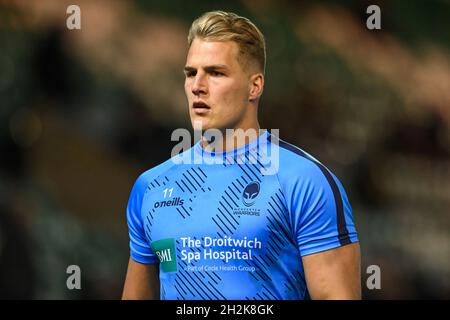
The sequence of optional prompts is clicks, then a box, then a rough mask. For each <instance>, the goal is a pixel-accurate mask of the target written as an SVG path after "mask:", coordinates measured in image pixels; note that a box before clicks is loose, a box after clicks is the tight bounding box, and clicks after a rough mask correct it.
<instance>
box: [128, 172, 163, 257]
mask: <svg viewBox="0 0 450 320" xmlns="http://www.w3.org/2000/svg"><path fill="white" fill-rule="evenodd" d="M145 181H146V179H145V174H142V175H141V176H139V178H138V179H137V180H136V182H135V184H134V186H133V188H132V190H131V194H130V198H129V200H128V205H127V224H128V234H129V237H130V256H131V258H132V259H133V260H135V261H137V262H140V263H144V264H151V263H157V262H158V257H157V256H156V255H155V254H154V253H153V251H152V249H151V247H150V244H149V242H148V240H147V238H146V236H145V231H144V224H143V221H142V219H143V216H142V214H141V207H142V201H143V197H144V192H145V189H146V187H147V184H146V182H145Z"/></svg>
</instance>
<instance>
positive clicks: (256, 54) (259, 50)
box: [188, 11, 266, 73]
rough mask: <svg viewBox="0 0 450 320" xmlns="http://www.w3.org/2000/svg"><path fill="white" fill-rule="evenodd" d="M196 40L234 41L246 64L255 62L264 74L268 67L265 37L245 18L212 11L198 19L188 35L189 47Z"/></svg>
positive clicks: (229, 13)
mask: <svg viewBox="0 0 450 320" xmlns="http://www.w3.org/2000/svg"><path fill="white" fill-rule="evenodd" d="M195 38H199V39H202V40H213V41H234V42H236V43H237V44H238V47H239V53H240V55H241V56H242V57H245V62H254V63H256V66H257V67H258V69H259V70H260V71H261V72H263V73H264V71H265V67H266V43H265V40H264V35H263V34H262V33H261V31H259V29H258V28H257V27H256V26H255V25H254V24H253V22H251V21H250V20H249V19H247V18H245V17H241V16H238V15H237V14H235V13H232V12H225V11H211V12H206V13H204V14H203V15H201V16H200V17H199V18H197V19H196V20H195V21H194V22H193V23H192V25H191V28H190V30H189V35H188V44H189V47H190V46H191V44H192V41H194V39H195Z"/></svg>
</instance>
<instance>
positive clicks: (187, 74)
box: [186, 71, 195, 78]
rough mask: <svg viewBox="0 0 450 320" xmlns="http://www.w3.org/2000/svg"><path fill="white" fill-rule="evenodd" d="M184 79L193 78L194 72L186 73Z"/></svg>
mask: <svg viewBox="0 0 450 320" xmlns="http://www.w3.org/2000/svg"><path fill="white" fill-rule="evenodd" d="M186 77H187V78H192V77H195V72H194V71H191V72H186Z"/></svg>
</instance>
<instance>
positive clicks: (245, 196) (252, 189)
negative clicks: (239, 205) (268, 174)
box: [242, 181, 260, 207]
mask: <svg viewBox="0 0 450 320" xmlns="http://www.w3.org/2000/svg"><path fill="white" fill-rule="evenodd" d="M259 190H260V186H259V182H257V181H253V182H250V183H249V184H248V185H247V186H246V187H245V189H244V191H243V192H242V202H243V203H244V204H245V206H246V207H250V206H252V205H253V204H254V203H255V201H256V197H257V196H258V194H259Z"/></svg>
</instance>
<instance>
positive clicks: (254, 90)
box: [248, 72, 264, 101]
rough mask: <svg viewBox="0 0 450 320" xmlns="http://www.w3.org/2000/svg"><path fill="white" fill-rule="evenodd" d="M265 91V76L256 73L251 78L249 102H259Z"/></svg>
mask: <svg viewBox="0 0 450 320" xmlns="http://www.w3.org/2000/svg"><path fill="white" fill-rule="evenodd" d="M263 89H264V75H263V74H262V73H260V72H259V73H255V74H253V75H251V76H250V91H249V96H248V100H249V101H254V100H257V99H258V98H259V97H260V96H261V95H262V93H263Z"/></svg>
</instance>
